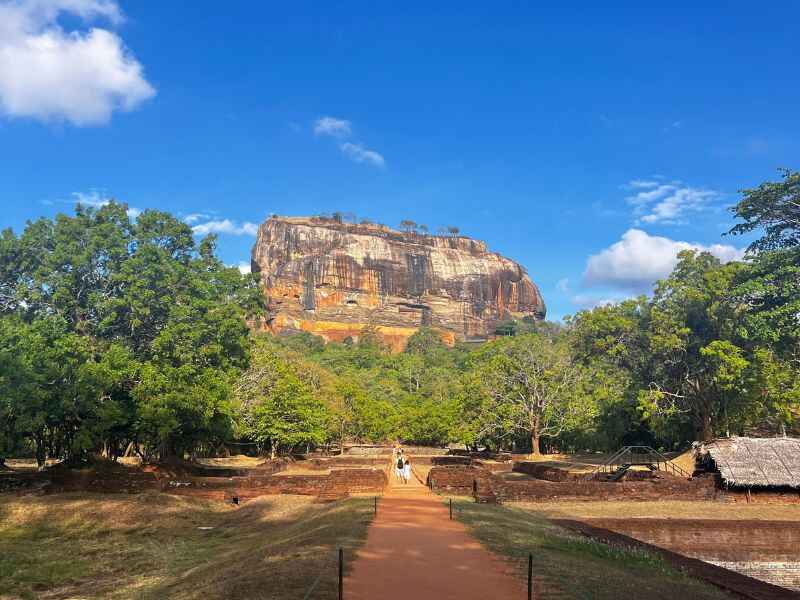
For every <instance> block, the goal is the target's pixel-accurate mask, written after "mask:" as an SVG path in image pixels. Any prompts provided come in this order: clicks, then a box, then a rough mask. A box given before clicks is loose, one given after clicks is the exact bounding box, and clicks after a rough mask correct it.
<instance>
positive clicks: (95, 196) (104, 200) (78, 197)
mask: <svg viewBox="0 0 800 600" xmlns="http://www.w3.org/2000/svg"><path fill="white" fill-rule="evenodd" d="M72 197H73V198H74V199H73V200H61V201H60V202H62V203H65V204H83V205H84V206H93V207H95V208H100V207H103V206H105V205H106V204H108V203H109V202H111V201H112V200H114V199H113V198H110V197H108V196H106V195H105V194H101V193H100V192H98V191H97V190H92V191H90V192H72ZM126 212H127V213H128V216H129V217H130V218H131V219H135V218H136V217H138V216H139V215H140V214H142V210H141V209H139V208H136V207H133V206H129V207H128V210H127V211H126Z"/></svg>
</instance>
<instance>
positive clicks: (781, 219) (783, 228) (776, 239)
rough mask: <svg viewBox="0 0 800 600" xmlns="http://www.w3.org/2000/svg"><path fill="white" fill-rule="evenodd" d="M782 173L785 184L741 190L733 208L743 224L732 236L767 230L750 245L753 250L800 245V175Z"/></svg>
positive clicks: (783, 171)
mask: <svg viewBox="0 0 800 600" xmlns="http://www.w3.org/2000/svg"><path fill="white" fill-rule="evenodd" d="M780 173H781V175H782V176H783V181H777V182H773V181H767V182H765V183H762V184H761V185H760V186H758V187H757V188H755V189H748V190H742V194H743V197H742V199H741V200H739V202H738V203H737V204H736V206H734V207H733V208H732V209H731V210H732V211H733V213H734V214H735V215H736V216H737V217H738V218H739V219H742V220H743V222H742V223H737V224H736V225H734V226H733V228H731V230H730V231H729V233H731V234H734V235H738V234H744V233H749V232H751V231H755V230H756V229H761V230H763V231H764V235H763V236H762V237H761V238H759V239H758V240H756V241H755V242H753V243H752V244H751V245H750V250H751V251H769V250H776V249H781V248H788V247H793V246H798V245H800V172H797V171H790V170H789V169H781V170H780Z"/></svg>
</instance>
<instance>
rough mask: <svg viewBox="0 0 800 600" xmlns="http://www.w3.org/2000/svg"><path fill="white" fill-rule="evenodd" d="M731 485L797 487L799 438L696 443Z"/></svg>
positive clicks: (799, 477)
mask: <svg viewBox="0 0 800 600" xmlns="http://www.w3.org/2000/svg"><path fill="white" fill-rule="evenodd" d="M699 451H700V455H701V456H702V455H704V454H706V453H707V454H708V456H710V457H711V459H712V460H713V461H714V464H715V465H716V467H717V469H718V470H719V472H720V475H721V476H722V479H723V481H725V483H727V484H728V485H732V486H746V487H792V488H800V439H798V438H788V437H777V438H751V437H732V438H727V439H719V440H714V441H713V442H708V443H706V444H702V445H701V446H700V449H699Z"/></svg>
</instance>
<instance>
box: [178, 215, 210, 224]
mask: <svg viewBox="0 0 800 600" xmlns="http://www.w3.org/2000/svg"><path fill="white" fill-rule="evenodd" d="M212 217H213V215H210V214H208V213H191V214H188V215H186V216H185V217H183V220H184V222H186V223H188V224H189V225H193V224H194V223H197V222H199V221H207V220H210V219H212Z"/></svg>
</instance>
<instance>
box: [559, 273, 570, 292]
mask: <svg viewBox="0 0 800 600" xmlns="http://www.w3.org/2000/svg"><path fill="white" fill-rule="evenodd" d="M556 289H557V290H558V291H560V292H564V293H565V294H566V293H568V292H569V278H567V277H564V278H563V279H559V280H558V282H557V283H556Z"/></svg>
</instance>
